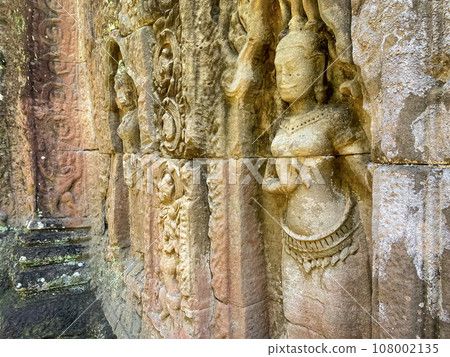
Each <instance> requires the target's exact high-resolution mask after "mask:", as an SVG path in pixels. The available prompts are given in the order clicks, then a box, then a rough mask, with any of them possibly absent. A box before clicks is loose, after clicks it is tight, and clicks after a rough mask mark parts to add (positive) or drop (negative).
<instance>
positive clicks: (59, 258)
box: [15, 244, 89, 268]
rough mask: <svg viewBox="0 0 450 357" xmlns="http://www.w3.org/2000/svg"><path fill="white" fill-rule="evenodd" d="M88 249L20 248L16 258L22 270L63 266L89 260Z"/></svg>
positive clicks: (69, 247)
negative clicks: (55, 265) (56, 265)
mask: <svg viewBox="0 0 450 357" xmlns="http://www.w3.org/2000/svg"><path fill="white" fill-rule="evenodd" d="M88 248H89V247H88V246H87V245H86V244H69V245H55V246H37V247H36V246H35V247H21V246H19V247H18V248H17V250H16V253H15V258H16V260H17V261H18V262H19V264H20V265H21V267H22V268H29V267H39V266H47V265H54V264H62V263H69V262H76V261H79V260H84V259H87V258H88V257H89V254H88Z"/></svg>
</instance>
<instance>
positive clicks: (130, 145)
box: [114, 62, 140, 154]
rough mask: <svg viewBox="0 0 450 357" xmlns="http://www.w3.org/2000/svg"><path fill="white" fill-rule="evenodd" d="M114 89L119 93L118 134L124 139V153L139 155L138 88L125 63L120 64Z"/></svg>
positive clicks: (117, 100)
mask: <svg viewBox="0 0 450 357" xmlns="http://www.w3.org/2000/svg"><path fill="white" fill-rule="evenodd" d="M114 89H115V91H116V93H117V99H116V102H117V106H118V108H119V110H120V111H121V113H120V114H121V120H120V125H119V127H118V128H117V134H118V135H119V137H120V138H121V139H122V142H123V151H124V153H127V154H135V153H138V152H139V150H140V131H139V119H138V109H137V95H136V87H135V85H134V83H133V80H132V79H131V77H130V76H129V75H128V73H127V72H126V69H125V65H124V64H123V62H120V63H119V68H118V70H117V73H116V76H115V85H114Z"/></svg>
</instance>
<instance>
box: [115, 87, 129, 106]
mask: <svg viewBox="0 0 450 357" xmlns="http://www.w3.org/2000/svg"><path fill="white" fill-rule="evenodd" d="M115 90H116V94H117V98H116V102H117V106H118V107H119V108H120V109H122V110H123V109H126V108H130V107H133V106H134V102H133V94H132V92H131V91H130V89H129V88H127V87H126V86H125V85H123V84H121V83H117V84H116V86H115Z"/></svg>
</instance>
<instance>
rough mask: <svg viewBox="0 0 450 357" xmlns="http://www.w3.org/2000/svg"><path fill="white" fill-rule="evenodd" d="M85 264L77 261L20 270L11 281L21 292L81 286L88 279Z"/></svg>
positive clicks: (84, 284) (27, 292)
mask: <svg viewBox="0 0 450 357" xmlns="http://www.w3.org/2000/svg"><path fill="white" fill-rule="evenodd" d="M86 264H87V262H86V261H79V262H71V263H64V264H57V265H50V266H44V267H35V268H30V269H25V270H20V271H17V272H16V273H15V274H14V276H13V278H12V282H13V285H14V288H15V290H16V291H18V292H20V293H23V294H34V293H41V292H46V291H51V290H63V289H69V288H73V287H80V288H81V287H84V286H86V285H87V284H88V283H89V280H90V276H89V274H88V269H87V268H86Z"/></svg>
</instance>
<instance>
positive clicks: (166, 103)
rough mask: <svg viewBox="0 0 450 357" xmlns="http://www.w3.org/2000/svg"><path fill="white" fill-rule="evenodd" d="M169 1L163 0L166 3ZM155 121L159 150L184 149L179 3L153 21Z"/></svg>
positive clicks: (173, 152)
mask: <svg viewBox="0 0 450 357" xmlns="http://www.w3.org/2000/svg"><path fill="white" fill-rule="evenodd" d="M169 3H171V2H167V4H164V5H167V6H168V5H169ZM153 29H154V33H155V34H156V44H155V48H154V52H153V53H154V59H153V63H154V87H155V116H156V118H155V121H156V125H157V127H159V128H160V130H159V131H158V138H157V140H158V141H159V142H160V148H161V150H162V151H163V153H165V154H167V155H169V156H172V157H174V156H175V157H176V156H181V155H183V154H184V153H185V151H186V145H185V132H186V101H185V97H184V95H183V89H182V70H181V63H182V62H181V48H180V41H181V27H180V17H179V5H178V4H175V5H174V6H173V7H172V8H171V9H170V10H167V11H166V13H165V15H164V16H162V17H160V18H159V19H158V20H157V21H156V22H155V24H154V25H153Z"/></svg>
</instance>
